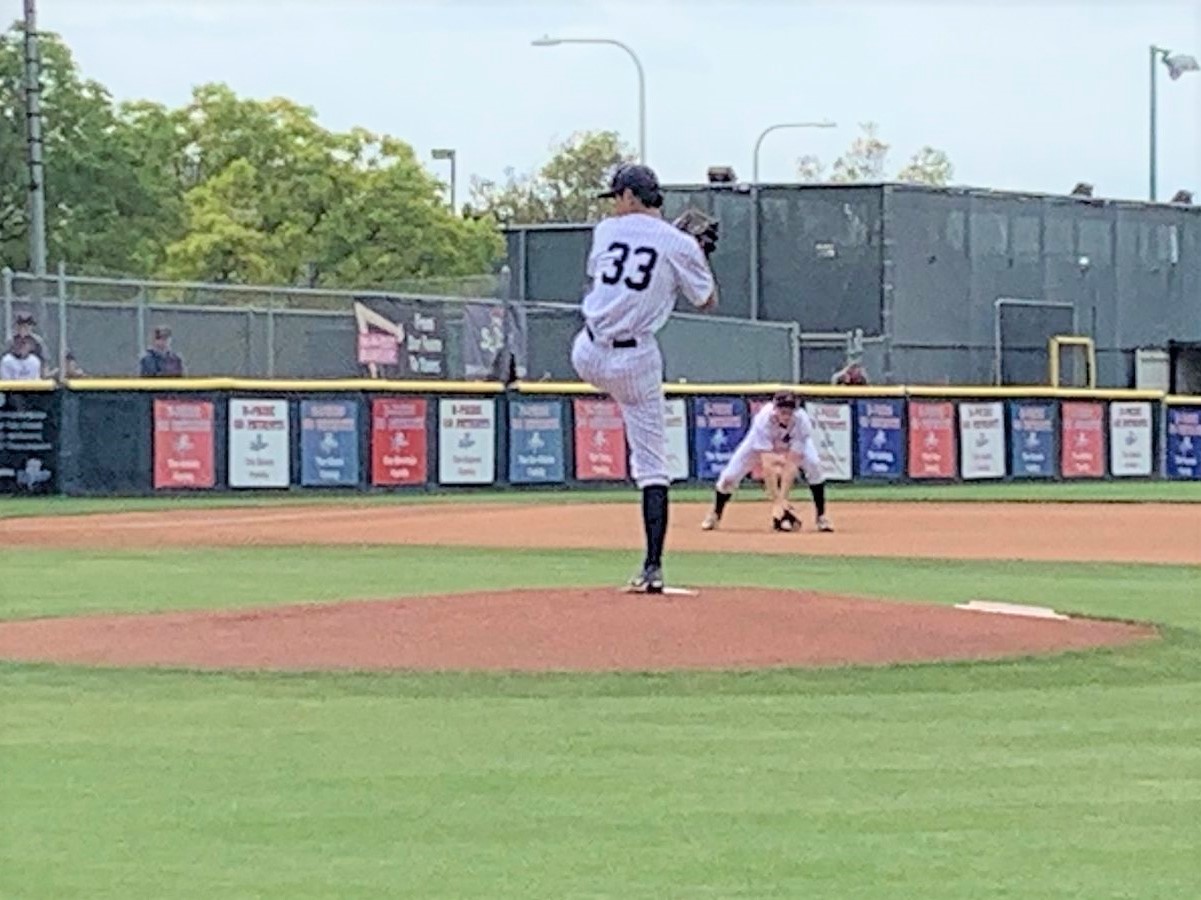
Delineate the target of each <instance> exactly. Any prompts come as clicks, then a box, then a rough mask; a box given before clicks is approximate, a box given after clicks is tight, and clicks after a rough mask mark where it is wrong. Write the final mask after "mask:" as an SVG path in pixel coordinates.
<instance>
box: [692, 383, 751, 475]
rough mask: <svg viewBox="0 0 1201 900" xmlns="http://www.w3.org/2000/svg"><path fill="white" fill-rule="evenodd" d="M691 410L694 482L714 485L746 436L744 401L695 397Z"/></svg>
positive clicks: (735, 398)
mask: <svg viewBox="0 0 1201 900" xmlns="http://www.w3.org/2000/svg"><path fill="white" fill-rule="evenodd" d="M692 409H693V416H694V419H695V422H694V425H693V432H692V439H693V452H694V454H695V455H696V475H697V478H699V479H700V480H701V481H717V478H718V476H719V475H721V470H722V469H723V468H725V465H726V463H728V462H729V461H730V457H731V456H732V455H733V454H734V448H735V447H737V446H738V442H739V441H741V440H742V438H743V435H745V434H746V429H747V406H746V401H745V400H743V399H742V398H740V397H697V398H696V399H695V400H694V401H693V407H692Z"/></svg>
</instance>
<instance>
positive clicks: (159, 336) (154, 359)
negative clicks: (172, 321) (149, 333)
mask: <svg viewBox="0 0 1201 900" xmlns="http://www.w3.org/2000/svg"><path fill="white" fill-rule="evenodd" d="M141 374H142V377H143V378H182V377H183V360H182V359H180V358H179V355H178V354H177V353H176V352H175V351H174V350H172V349H171V329H170V328H168V327H167V326H165V325H160V326H159V327H158V328H156V329H154V340H153V342H152V343H151V344H150V347H149V348H148V349H147V350H146V352H145V353H143V354H142V362H141Z"/></svg>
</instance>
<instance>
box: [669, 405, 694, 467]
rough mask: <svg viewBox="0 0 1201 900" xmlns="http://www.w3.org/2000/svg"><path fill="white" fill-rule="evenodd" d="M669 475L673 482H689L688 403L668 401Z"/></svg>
mask: <svg viewBox="0 0 1201 900" xmlns="http://www.w3.org/2000/svg"><path fill="white" fill-rule="evenodd" d="M666 410H667V474H668V475H669V476H670V477H671V480H672V481H687V480H688V469H689V466H688V401H687V400H668V401H667V402H666Z"/></svg>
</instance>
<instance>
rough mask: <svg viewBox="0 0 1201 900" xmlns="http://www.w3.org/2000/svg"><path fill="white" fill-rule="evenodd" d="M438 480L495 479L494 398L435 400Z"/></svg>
mask: <svg viewBox="0 0 1201 900" xmlns="http://www.w3.org/2000/svg"><path fill="white" fill-rule="evenodd" d="M438 421H439V428H438V483H439V484H492V482H493V481H495V480H496V401H495V400H493V399H491V398H489V399H485V400H458V399H451V400H439V401H438Z"/></svg>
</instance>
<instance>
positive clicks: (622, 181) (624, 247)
mask: <svg viewBox="0 0 1201 900" xmlns="http://www.w3.org/2000/svg"><path fill="white" fill-rule="evenodd" d="M599 196H600V197H606V198H612V199H613V200H614V207H613V215H612V216H610V217H609V218H607V219H604V220H603V221H601V222H599V223H598V224H597V226H596V229H595V230H594V232H593V235H592V248H591V250H590V251H589V253H588V264H587V275H588V278H589V279H590V282H591V287H590V289H589V291H588V293H587V295H586V296H585V297H584V301H583V314H584V328H583V330H582V331H580V333H579V334H578V335H576V338H575V341H574V343H573V344H572V351H571V363H572V366H573V367H574V368H575V370H576V372H577V373H578V374H579V376H580V378H582V379H583V380H584V381H586V382H588V383H589V384H591V385H593V386H594V387H595V388H596V389H597V390H599V391H602V392H603V393H605V394H608V395H609V396H610V397H612V398H613V400H615V401H616V402H617V405H618V407H619V408H620V409H621V416H622V421H623V422H624V424H625V432H626V440H627V441H628V443H629V446H630V467H631V470H632V471H631V474H632V475H633V477H634V482H635V483H636V484H637V485H638V487H639V489H640V490H641V491H642V524H643V533H644V537H645V540H646V556H645V558H644V559H643V563H642V569H641V570H640V571H639V572H638V573H637V574H636V575H635V576H634V577H633V578H632V579H631V580H630V586H631V588H633V589H634V590H637V591H642V592H645V593H648V594H659V593H662V592H663V544H664V541H665V540H666V537H667V510H668V494H667V491H668V486H669V485H670V483H671V478H670V476H669V474H668V469H667V429H666V421H665V419H666V410H665V405H664V398H663V356H662V354H661V353H660V351H659V343H658V341H657V339H656V337H655V335H656V333H657V332H658V331H659V330H660V329H661V328H662V327H663V326H664V325H666V324H667V320H668V317H669V316H670V315H671V313H672V310H673V309H674V307H675V303H676V296H677V294H683V295H684V297H685V298H686V299H687V300H688V301H689V302H690V303H691V304H692V305H693V306H694V307H696V308H698V309H701V310H709V309H712V308H713V307H715V306H716V305H717V286H716V283H715V282H714V279H713V272H712V270H711V269H710V268H709V261H708V254H709V253H711V252H712V251H713V249H714V248H715V247H716V244H717V223H716V222H714V221H713V220H711V219H709V218H708V217H707V216H705V214H704V213H700V212H698V211H695V210H689V211H688V212H686V213H685V214H684V215H682V216H681V217H680V218H678V219H677V220H676V221H675V222H668V221H666V220H665V219H664V218H663V214H662V212H661V207H662V206H663V193H662V191H661V190H660V187H659V179H658V177H657V176H656V175H655V173H654V172H653V171H652V170H651V169H649V168H648V167H646V166H642V165H627V166H622V167H621V168H619V169H618V170H617V171H616V172H615V173H614V175H613V178H612V180H611V182H610V186H609V190H607V191H605V192H604V193H602V194H600V195H599Z"/></svg>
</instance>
